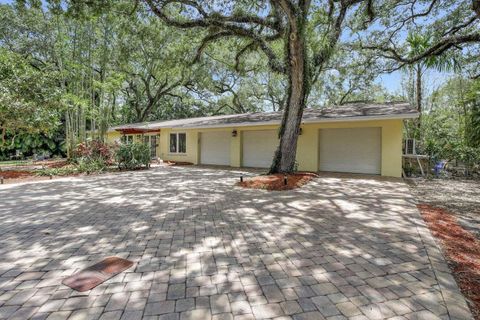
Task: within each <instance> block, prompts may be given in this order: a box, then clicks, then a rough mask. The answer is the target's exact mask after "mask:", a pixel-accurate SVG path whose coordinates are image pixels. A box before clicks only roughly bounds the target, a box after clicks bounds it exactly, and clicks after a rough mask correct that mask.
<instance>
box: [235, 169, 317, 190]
mask: <svg viewBox="0 0 480 320" xmlns="http://www.w3.org/2000/svg"><path fill="white" fill-rule="evenodd" d="M316 177H318V175H317V174H316V173H313V172H296V173H292V174H287V175H285V174H281V173H278V174H269V175H262V176H256V177H253V178H244V180H243V182H237V185H238V186H240V187H244V188H250V189H264V190H270V191H282V190H292V189H296V188H300V187H301V186H303V185H305V184H306V183H308V182H309V181H310V180H312V179H313V178H316ZM285 178H286V180H287V181H286V182H287V183H286V184H285Z"/></svg>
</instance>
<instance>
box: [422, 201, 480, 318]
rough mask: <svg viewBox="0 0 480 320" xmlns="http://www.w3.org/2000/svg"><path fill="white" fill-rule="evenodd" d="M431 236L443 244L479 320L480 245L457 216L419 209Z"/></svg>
mask: <svg viewBox="0 0 480 320" xmlns="http://www.w3.org/2000/svg"><path fill="white" fill-rule="evenodd" d="M418 208H419V209H420V212H421V214H422V216H423V219H424V220H425V221H426V222H427V225H428V227H429V228H430V230H431V231H432V234H433V235H434V236H435V237H436V238H437V239H439V240H440V242H441V246H442V249H443V251H444V254H445V256H446V258H447V260H448V262H449V265H450V267H451V269H452V272H453V275H454V277H455V279H456V280H457V283H458V285H459V287H460V290H461V291H462V293H463V294H464V295H465V297H466V298H467V299H468V300H469V302H470V303H469V304H470V309H471V310H472V313H473V315H474V317H475V319H480V241H479V240H478V239H477V238H476V237H475V236H474V235H473V234H472V233H471V232H469V231H467V230H465V229H464V228H463V227H462V226H461V225H460V224H459V223H458V221H457V219H456V218H455V216H454V215H453V214H451V213H449V212H448V211H446V210H443V209H440V208H436V207H433V206H430V205H426V204H421V205H419V206H418Z"/></svg>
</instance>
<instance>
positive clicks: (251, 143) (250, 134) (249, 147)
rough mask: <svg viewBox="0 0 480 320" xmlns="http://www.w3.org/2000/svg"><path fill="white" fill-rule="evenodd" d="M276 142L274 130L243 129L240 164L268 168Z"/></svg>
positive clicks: (276, 134) (276, 135)
mask: <svg viewBox="0 0 480 320" xmlns="http://www.w3.org/2000/svg"><path fill="white" fill-rule="evenodd" d="M278 142H279V140H278V133H277V131H276V130H258V131H244V132H243V146H242V147H243V149H242V153H243V161H242V166H244V167H252V168H269V167H270V165H271V164H272V159H273V154H274V153H275V150H277V147H278Z"/></svg>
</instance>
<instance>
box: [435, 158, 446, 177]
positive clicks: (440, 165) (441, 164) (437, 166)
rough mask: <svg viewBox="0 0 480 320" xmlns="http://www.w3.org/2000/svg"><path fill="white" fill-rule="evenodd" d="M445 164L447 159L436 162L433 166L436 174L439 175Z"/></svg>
mask: <svg viewBox="0 0 480 320" xmlns="http://www.w3.org/2000/svg"><path fill="white" fill-rule="evenodd" d="M445 164H447V161H443V160H442V161H439V162H437V163H436V164H435V166H434V167H433V171H434V172H435V175H436V176H438V175H439V174H440V172H441V171H442V170H443V169H444V168H445Z"/></svg>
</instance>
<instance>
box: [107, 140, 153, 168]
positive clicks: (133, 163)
mask: <svg viewBox="0 0 480 320" xmlns="http://www.w3.org/2000/svg"><path fill="white" fill-rule="evenodd" d="M115 158H116V160H117V163H118V167H119V168H120V169H128V170H131V169H136V168H139V167H141V166H146V167H148V166H149V165H150V148H149V146H148V145H146V144H143V143H130V144H122V145H120V146H119V148H118V149H117V151H116V156H115Z"/></svg>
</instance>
